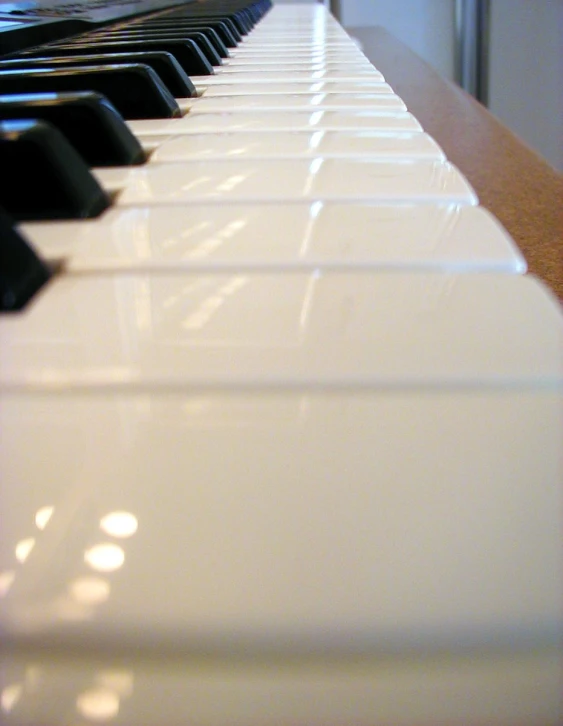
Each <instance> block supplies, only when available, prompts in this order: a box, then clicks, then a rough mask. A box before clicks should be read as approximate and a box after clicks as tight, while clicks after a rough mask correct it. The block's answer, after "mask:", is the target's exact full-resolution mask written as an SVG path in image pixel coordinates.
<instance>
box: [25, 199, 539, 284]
mask: <svg viewBox="0 0 563 726" xmlns="http://www.w3.org/2000/svg"><path fill="white" fill-rule="evenodd" d="M23 231H24V234H25V235H26V237H27V238H28V239H29V240H30V241H31V242H32V244H33V245H34V247H35V248H36V249H37V250H38V252H39V253H40V254H41V256H42V257H43V258H45V259H46V260H49V261H51V262H57V261H60V260H64V267H65V271H66V272H81V271H92V270H99V271H101V270H145V271H147V270H176V271H178V270H180V269H185V270H187V271H190V270H191V271H196V270H198V271H210V270H233V271H236V270H238V271H249V270H264V271H272V272H274V271H276V272H284V271H288V270H289V271H291V270H293V271H295V270H309V271H312V270H339V269H340V270H357V271H365V270H370V269H371V270H409V269H415V270H427V271H430V270H443V271H450V272H452V271H460V272H479V271H481V272H484V271H491V272H494V271H496V272H507V273H516V274H518V273H523V272H525V271H526V262H525V260H524V258H523V257H522V254H521V253H520V251H519V250H518V248H517V247H516V245H515V244H514V243H513V242H512V240H511V239H510V237H509V235H508V234H507V233H506V231H505V230H504V229H503V228H502V227H501V226H500V224H499V223H498V222H497V220H496V219H495V218H494V217H493V216H492V215H491V214H490V213H488V212H487V211H486V210H485V209H483V208H481V207H456V206H455V205H449V206H432V205H410V206H409V205H405V206H394V207H385V206H376V205H368V204H364V205H359V204H347V205H342V204H322V203H321V202H314V203H312V204H292V205H252V204H247V205H240V204H234V205H225V206H217V205H209V204H208V205H205V204H201V205H198V206H196V207H190V208H186V207H185V206H174V207H170V206H165V207H150V208H143V207H140V208H131V209H122V208H113V209H111V210H109V211H108V212H107V213H106V214H104V215H103V216H102V217H100V218H99V219H96V220H90V221H80V222H66V223H62V224H57V223H28V224H25V225H23Z"/></svg>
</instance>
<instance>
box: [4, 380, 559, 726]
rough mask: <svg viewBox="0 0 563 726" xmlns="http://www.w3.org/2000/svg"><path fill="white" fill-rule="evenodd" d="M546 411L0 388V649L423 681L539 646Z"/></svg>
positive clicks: (546, 531) (550, 516)
mask: <svg viewBox="0 0 563 726" xmlns="http://www.w3.org/2000/svg"><path fill="white" fill-rule="evenodd" d="M562 404H563V398H562V391H561V390H559V391H558V392H557V391H554V390H552V391H549V390H542V389H541V388H533V389H530V390H526V391H523V390H489V391H477V390H473V391H463V390H449V391H441V392H433V393H432V392H429V391H410V392H409V391H405V390H396V391H380V392H377V391H374V390H371V389H369V388H368V389H364V390H363V391H361V392H351V391H348V392H344V391H337V390H327V391H323V392H314V391H292V392H287V391H286V392H276V391H274V390H272V389H266V390H263V391H261V392H260V394H257V393H255V394H250V393H243V392H235V391H224V392H220V391H201V390H199V391H193V392H191V393H184V394H182V393H179V392H175V393H174V394H172V395H163V394H158V393H157V391H156V390H154V389H151V388H147V389H146V390H144V391H139V392H138V393H130V394H128V393H124V392H121V393H114V394H104V393H103V392H101V393H100V394H99V395H96V396H93V395H89V394H82V395H80V394H74V395H73V394H70V395H65V394H62V395H61V394H59V395H57V396H42V397H41V396H37V395H25V394H15V395H6V394H3V396H2V405H1V408H0V411H1V413H0V416H1V422H2V431H3V436H2V440H1V442H0V466H1V469H2V471H3V477H2V483H1V486H0V505H1V506H2V510H3V511H10V512H11V516H10V518H7V521H6V523H5V525H4V526H3V533H2V541H1V546H0V567H1V571H2V572H3V573H6V572H8V573H9V572H12V573H13V577H12V580H11V582H9V580H8V579H7V578H6V577H5V578H4V582H5V589H4V592H3V595H4V597H3V598H2V602H1V608H0V624H1V627H2V633H3V643H4V645H6V644H11V645H12V646H17V645H18V644H19V645H25V646H26V647H27V648H28V651H29V649H30V647H33V646H34V645H35V646H40V647H41V649H42V651H43V652H45V651H46V650H47V652H48V649H49V648H53V649H56V650H57V652H58V654H59V655H60V654H61V653H64V652H65V650H67V651H68V650H69V649H71V648H72V649H74V651H75V652H76V649H79V652H80V653H81V654H82V656H83V657H86V656H88V655H89V654H96V653H98V654H99V653H102V654H104V653H105V654H106V655H108V654H109V655H111V654H112V653H113V654H116V655H121V656H123V655H127V654H129V655H130V656H134V657H135V659H136V662H139V658H140V657H142V656H143V655H150V654H152V655H153V656H154V655H157V656H159V657H160V658H162V659H163V660H166V659H167V657H175V658H179V657H181V656H183V655H184V656H187V657H190V656H191V657H192V658H193V657H196V658H197V657H198V656H201V657H205V656H207V657H208V658H209V657H211V658H214V659H217V660H221V658H222V657H224V658H225V659H228V658H233V659H236V658H237V656H238V657H245V658H247V659H251V660H252V659H257V660H258V661H259V660H260V658H261V657H264V658H266V659H269V660H273V661H274V662H275V661H276V660H278V661H283V660H284V659H287V660H289V661H290V662H292V659H297V661H299V659H300V658H304V659H305V661H307V659H312V660H313V661H315V660H317V659H318V661H324V662H327V661H329V662H330V661H331V660H332V662H333V663H335V662H338V660H339V659H342V660H344V659H346V658H347V659H348V662H349V663H350V664H352V663H354V659H355V657H356V658H359V659H360V660H361V659H362V658H363V659H367V661H368V662H369V661H372V662H373V661H374V660H376V661H377V660H380V659H382V660H384V659H386V658H387V659H390V660H388V661H387V666H388V667H391V666H392V665H393V663H395V664H397V663H396V662H397V661H399V662H401V661H402V662H403V663H404V661H405V659H409V658H415V659H416V658H421V659H425V661H424V662H423V663H421V666H423V667H424V669H426V668H428V666H429V661H430V663H431V662H432V661H433V660H437V661H441V660H442V659H444V658H446V657H447V659H448V663H449V664H450V667H451V660H450V659H451V658H455V657H458V658H460V657H464V656H465V657H466V658H470V659H471V658H474V657H486V656H489V657H492V658H495V657H499V656H500V657H502V656H506V655H507V654H508V653H509V654H510V656H511V658H516V659H517V658H521V657H522V656H524V655H525V654H528V655H531V656H532V655H534V654H535V655H536V656H537V655H538V654H539V652H541V650H542V649H543V650H551V651H552V655H555V654H556V653H557V648H558V647H560V638H561V634H562V628H563V607H562V606H563V592H562V587H561V577H560V574H561V569H562V566H563V550H562V549H561V536H562V523H561V516H560V513H561V507H562V505H563V492H562V490H561V486H560V485H561V480H562V475H563V459H562V457H561V447H560V444H561V437H562V433H563V417H562V411H563V406H562ZM30 451H33V452H35V456H34V457H30V456H29V452H30ZM102 452H103V453H102ZM156 504H158V506H157V505H156ZM16 562H17V565H16ZM180 573H181V576H180ZM309 662H310V661H309ZM557 662H558V663H559V664H560V665H561V651H559V654H558V661H557ZM356 664H357V661H356ZM294 665H295V663H294ZM270 706H271V704H270ZM41 723H43V721H42V722H41Z"/></svg>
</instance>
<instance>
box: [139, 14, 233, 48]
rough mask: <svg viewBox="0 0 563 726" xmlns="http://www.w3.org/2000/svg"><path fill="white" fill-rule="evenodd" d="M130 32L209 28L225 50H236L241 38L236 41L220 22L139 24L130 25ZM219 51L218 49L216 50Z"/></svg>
mask: <svg viewBox="0 0 563 726" xmlns="http://www.w3.org/2000/svg"><path fill="white" fill-rule="evenodd" d="M130 27H131V30H133V29H136V28H150V29H154V30H159V29H165V28H172V29H178V30H180V29H182V30H184V29H189V28H211V30H213V31H215V34H216V35H217V37H218V38H219V40H220V41H221V43H223V46H224V47H225V48H227V49H228V48H236V46H237V45H238V43H239V42H240V40H241V38H239V39H238V40H237V39H236V38H235V36H234V35H233V33H232V32H231V30H230V28H229V26H228V25H227V23H223V22H222V21H212V20H210V21H208V22H199V21H196V20H183V21H176V22H174V21H172V20H167V21H166V22H164V21H163V22H156V21H155V22H151V23H142V24H141V23H139V24H138V25H131V26H130ZM218 50H219V48H218Z"/></svg>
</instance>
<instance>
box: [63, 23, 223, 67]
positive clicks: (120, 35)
mask: <svg viewBox="0 0 563 726" xmlns="http://www.w3.org/2000/svg"><path fill="white" fill-rule="evenodd" d="M185 38H188V39H191V40H195V41H196V43H197V44H198V45H199V47H200V48H201V50H202V51H203V53H204V55H205V57H206V58H207V60H208V61H209V62H210V63H211V64H212V65H214V66H216V65H220V63H221V59H222V58H226V57H227V55H228V52H227V48H226V47H225V44H224V43H223V41H222V40H221V38H220V37H219V36H218V35H217V33H216V32H215V31H214V30H213V28H208V27H205V26H199V27H197V28H194V27H190V28H172V27H170V28H127V29H121V30H107V31H103V32H99V33H95V34H93V35H91V36H89V37H88V39H86V38H84V41H80V42H84V43H85V44H88V43H91V42H92V41H96V42H98V41H102V40H105V41H115V40H160V39H167V40H184V39H185ZM76 42H79V41H78V39H77V41H76Z"/></svg>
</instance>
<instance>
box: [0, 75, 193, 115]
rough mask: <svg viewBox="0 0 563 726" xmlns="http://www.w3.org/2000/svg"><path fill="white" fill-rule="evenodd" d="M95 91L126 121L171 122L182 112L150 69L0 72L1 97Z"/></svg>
mask: <svg viewBox="0 0 563 726" xmlns="http://www.w3.org/2000/svg"><path fill="white" fill-rule="evenodd" d="M49 91H51V92H54V93H60V92H65V91H96V92H97V93H101V94H102V95H103V96H107V98H109V100H110V101H111V102H112V103H113V105H114V106H115V107H116V108H117V110H118V111H119V113H120V114H121V115H122V116H124V117H125V118H127V119H150V118H174V117H176V116H181V111H180V108H179V106H178V104H177V103H176V100H175V99H174V97H173V96H172V95H171V93H170V91H169V90H168V89H167V88H166V86H165V85H164V84H163V83H162V81H161V80H160V78H159V77H158V76H157V74H156V73H155V72H154V71H153V69H152V68H149V66H145V65H141V64H135V65H133V64H130V65H119V66H92V67H83V66H76V67H72V68H66V69H65V68H63V69H58V70H57V69H48V70H39V69H36V70H30V71H26V70H16V71H1V70H0V94H3V95H8V94H14V93H48V92H49Z"/></svg>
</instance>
